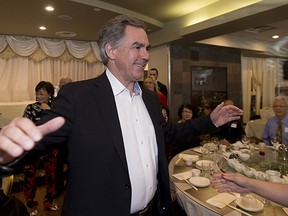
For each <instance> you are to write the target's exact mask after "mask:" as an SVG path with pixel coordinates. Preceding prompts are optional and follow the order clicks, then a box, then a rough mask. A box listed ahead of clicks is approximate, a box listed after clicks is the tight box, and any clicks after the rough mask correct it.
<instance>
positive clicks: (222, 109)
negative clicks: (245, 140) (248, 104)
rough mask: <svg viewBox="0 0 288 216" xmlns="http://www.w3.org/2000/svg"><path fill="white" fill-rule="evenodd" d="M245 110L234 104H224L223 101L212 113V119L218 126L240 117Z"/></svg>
mask: <svg viewBox="0 0 288 216" xmlns="http://www.w3.org/2000/svg"><path fill="white" fill-rule="evenodd" d="M242 115H243V110H241V109H239V108H238V107H236V106H233V105H227V106H224V103H223V102H222V103H221V104H219V105H218V106H217V107H216V108H215V109H214V110H213V111H212V112H211V114H210V118H211V121H212V122H213V124H214V125H215V126H216V127H219V126H221V125H223V124H226V123H227V122H229V121H233V120H237V119H240V116H242Z"/></svg>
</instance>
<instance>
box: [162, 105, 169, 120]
mask: <svg viewBox="0 0 288 216" xmlns="http://www.w3.org/2000/svg"><path fill="white" fill-rule="evenodd" d="M162 115H163V116H164V118H165V120H166V121H168V120H169V109H168V107H166V106H163V105H162Z"/></svg>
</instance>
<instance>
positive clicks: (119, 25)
mask: <svg viewBox="0 0 288 216" xmlns="http://www.w3.org/2000/svg"><path fill="white" fill-rule="evenodd" d="M126 26H134V27H137V28H142V29H144V30H145V29H146V25H145V23H144V22H143V21H141V20H138V19H136V18H134V17H130V16H127V15H119V16H116V17H115V18H113V19H110V20H109V21H108V22H107V23H106V24H105V25H104V26H103V27H102V28H101V29H100V31H99V33H98V38H97V43H98V46H99V52H100V57H101V59H102V63H103V64H104V65H105V66H107V64H108V60H109V58H108V56H107V54H106V51H105V46H106V44H108V43H110V44H111V45H112V46H114V47H117V46H119V44H120V42H121V40H122V39H123V37H124V33H125V29H126Z"/></svg>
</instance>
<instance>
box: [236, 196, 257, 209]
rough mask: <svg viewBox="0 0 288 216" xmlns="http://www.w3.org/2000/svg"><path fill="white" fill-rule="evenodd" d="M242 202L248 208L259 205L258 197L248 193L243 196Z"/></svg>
mask: <svg viewBox="0 0 288 216" xmlns="http://www.w3.org/2000/svg"><path fill="white" fill-rule="evenodd" d="M240 203H241V204H242V205H243V206H245V207H247V208H251V207H254V206H257V199H256V198H255V197H253V196H252V195H249V194H247V195H245V196H243V197H242V199H241V201H240Z"/></svg>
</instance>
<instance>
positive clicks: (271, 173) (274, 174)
mask: <svg viewBox="0 0 288 216" xmlns="http://www.w3.org/2000/svg"><path fill="white" fill-rule="evenodd" d="M266 173H267V174H268V176H278V177H280V176H281V173H280V172H279V171H276V170H266Z"/></svg>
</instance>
